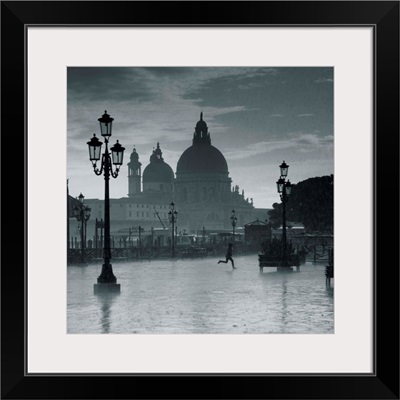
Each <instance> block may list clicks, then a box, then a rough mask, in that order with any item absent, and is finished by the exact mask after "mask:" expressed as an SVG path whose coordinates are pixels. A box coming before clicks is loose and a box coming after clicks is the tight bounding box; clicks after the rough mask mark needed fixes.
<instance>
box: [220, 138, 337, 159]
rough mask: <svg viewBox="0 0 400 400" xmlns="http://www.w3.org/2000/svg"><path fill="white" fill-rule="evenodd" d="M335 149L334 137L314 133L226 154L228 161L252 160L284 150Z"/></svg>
mask: <svg viewBox="0 0 400 400" xmlns="http://www.w3.org/2000/svg"><path fill="white" fill-rule="evenodd" d="M332 147H333V136H332V135H327V136H320V135H316V134H314V133H303V134H299V135H298V136H296V137H292V138H289V139H287V140H268V141H262V142H257V143H251V144H249V145H248V146H246V147H245V148H243V149H238V150H233V151H227V152H224V155H225V157H226V159H227V160H228V162H229V160H243V159H251V158H253V159H254V157H256V156H259V155H265V154H270V153H276V152H278V151H282V150H286V151H288V150H290V151H291V152H292V153H295V152H302V153H309V152H313V151H319V150H321V149H326V150H328V149H331V148H332Z"/></svg>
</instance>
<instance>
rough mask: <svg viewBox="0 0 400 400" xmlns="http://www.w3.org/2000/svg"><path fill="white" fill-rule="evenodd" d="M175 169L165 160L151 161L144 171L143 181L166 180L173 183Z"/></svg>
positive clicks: (165, 181)
mask: <svg viewBox="0 0 400 400" xmlns="http://www.w3.org/2000/svg"><path fill="white" fill-rule="evenodd" d="M173 181H174V171H173V170H172V168H171V167H170V166H169V165H168V164H167V163H165V162H164V161H162V162H160V163H151V164H149V165H148V166H147V167H146V168H145V169H144V171H143V183H150V182H164V183H173Z"/></svg>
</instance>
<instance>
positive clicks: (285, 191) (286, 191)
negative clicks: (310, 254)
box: [276, 161, 292, 267]
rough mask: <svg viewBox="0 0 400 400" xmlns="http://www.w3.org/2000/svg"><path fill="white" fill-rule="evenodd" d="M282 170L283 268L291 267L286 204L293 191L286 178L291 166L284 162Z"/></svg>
mask: <svg viewBox="0 0 400 400" xmlns="http://www.w3.org/2000/svg"><path fill="white" fill-rule="evenodd" d="M279 168H280V169H281V176H280V178H279V179H278V182H276V185H277V189H278V193H279V194H280V197H281V200H282V259H281V267H290V265H289V262H288V257H287V241H286V203H287V201H288V198H289V196H290V194H291V191H292V184H291V183H290V181H289V180H288V181H286V180H285V178H286V176H287V174H288V170H289V165H287V164H286V163H285V161H283V163H282V164H281V165H280V166H279Z"/></svg>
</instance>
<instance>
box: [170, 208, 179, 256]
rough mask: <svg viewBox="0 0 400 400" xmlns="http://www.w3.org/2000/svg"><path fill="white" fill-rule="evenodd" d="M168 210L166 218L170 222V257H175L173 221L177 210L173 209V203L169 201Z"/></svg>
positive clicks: (176, 216)
mask: <svg viewBox="0 0 400 400" xmlns="http://www.w3.org/2000/svg"><path fill="white" fill-rule="evenodd" d="M169 208H170V211H169V212H168V219H169V222H170V224H172V243H171V245H172V247H171V248H172V257H175V243H174V232H175V228H174V225H175V222H176V220H177V219H178V211H176V210H175V204H174V203H171V204H170V206H169Z"/></svg>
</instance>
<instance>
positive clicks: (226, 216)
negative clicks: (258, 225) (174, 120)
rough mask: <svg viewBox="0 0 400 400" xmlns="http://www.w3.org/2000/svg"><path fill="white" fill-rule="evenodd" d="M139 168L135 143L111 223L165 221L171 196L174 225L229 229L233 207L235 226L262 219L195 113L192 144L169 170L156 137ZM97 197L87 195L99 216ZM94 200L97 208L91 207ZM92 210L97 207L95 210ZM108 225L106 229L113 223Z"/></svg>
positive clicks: (114, 202)
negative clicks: (124, 194) (123, 194)
mask: <svg viewBox="0 0 400 400" xmlns="http://www.w3.org/2000/svg"><path fill="white" fill-rule="evenodd" d="M149 161H150V162H149V164H148V165H147V166H146V167H145V168H144V170H143V174H142V164H141V162H140V161H139V154H138V152H137V150H136V147H134V148H133V151H132V153H131V155H130V161H129V162H128V197H127V198H122V199H111V200H110V204H111V208H110V212H111V220H112V226H113V227H114V228H117V227H123V226H125V225H126V226H128V225H130V226H132V225H140V226H141V227H145V229H150V228H153V227H154V228H157V227H161V226H165V227H169V221H168V211H169V205H170V203H171V202H174V203H175V208H176V210H177V211H178V221H177V226H178V231H180V232H183V231H186V232H188V233H189V232H193V233H195V232H196V231H197V232H199V231H201V230H202V229H203V228H204V229H206V230H207V231H209V230H230V229H232V225H231V220H230V217H231V212H232V209H235V211H236V216H237V218H238V220H237V226H238V227H239V226H243V225H244V224H246V223H249V222H251V221H254V220H255V219H257V218H259V219H260V220H265V218H266V216H267V210H266V209H256V208H255V207H254V206H253V199H250V200H249V199H248V198H247V199H246V198H245V196H244V191H242V193H239V187H238V186H237V185H236V186H234V187H232V179H231V178H230V177H229V169H228V163H227V161H226V159H225V157H224V155H223V154H222V153H221V151H220V150H218V149H217V148H216V147H214V146H213V145H212V144H211V136H210V132H209V130H208V126H207V123H206V122H205V121H204V119H203V113H201V114H200V120H199V121H198V122H197V124H196V126H195V128H194V133H193V140H192V145H191V146H190V147H188V148H187V149H186V150H185V151H184V152H183V153H182V155H181V156H180V158H179V160H178V163H177V166H176V177H175V176H174V171H173V169H172V168H171V167H170V165H168V164H167V163H166V162H165V161H164V158H163V156H162V150H161V147H160V143H157V147H156V148H155V149H154V150H153V152H152V154H151V155H150V160H149ZM102 203H103V202H102V201H101V200H97V199H96V200H94V199H93V200H89V201H88V205H89V204H90V206H91V207H92V214H93V207H94V208H95V216H96V217H97V215H96V214H98V217H99V218H102V212H103V209H102V205H103V204H102ZM96 205H97V209H96ZM96 210H97V211H96ZM113 227H112V229H113Z"/></svg>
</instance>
